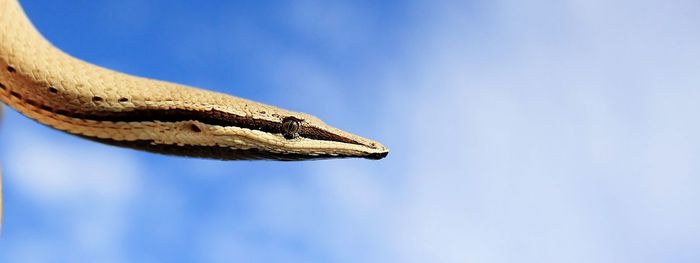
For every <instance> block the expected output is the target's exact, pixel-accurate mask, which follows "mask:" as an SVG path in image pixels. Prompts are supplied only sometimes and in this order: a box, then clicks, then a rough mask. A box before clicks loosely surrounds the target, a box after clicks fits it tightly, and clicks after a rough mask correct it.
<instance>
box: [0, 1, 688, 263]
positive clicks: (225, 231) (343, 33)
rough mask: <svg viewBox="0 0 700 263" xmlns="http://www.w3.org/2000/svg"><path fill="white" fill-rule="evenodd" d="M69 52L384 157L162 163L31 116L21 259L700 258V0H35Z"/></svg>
mask: <svg viewBox="0 0 700 263" xmlns="http://www.w3.org/2000/svg"><path fill="white" fill-rule="evenodd" d="M22 3H23V5H24V6H25V9H26V11H27V13H28V14H29V16H30V17H31V18H32V20H33V21H34V23H35V24H36V25H37V27H38V28H39V29H40V30H41V31H42V32H43V33H44V34H45V36H46V37H47V38H48V39H49V40H51V41H52V42H53V43H54V44H56V45H57V46H58V47H60V48H62V49H63V50H65V51H67V52H68V53H70V54H73V55H75V56H77V57H79V58H82V59H84V60H87V61H90V62H93V63H96V64H99V65H103V66H107V67H111V68H114V69H117V70H121V71H125V72H128V73H132V74H137V75H142V76H147V77H152V78H159V79H165V80H170V81H175V82H180V83H185V84H190V85H195V86H200V87H206V88H209V89H214V90H218V91H222V92H227V93H231V94H235V95H238V96H242V97H245V98H249V99H253V100H257V101H262V102H265V103H269V104H274V105H278V106H281V107H284V108H288V109H292V110H297V111H304V112H308V113H311V114H314V115H316V116H318V117H320V118H322V119H324V120H325V121H327V122H328V123H330V124H333V125H336V126H338V127H340V128H343V129H346V130H349V131H352V132H356V133H358V134H361V135H364V136H367V137H370V138H373V139H377V140H379V141H381V142H382V143H384V144H385V145H387V146H388V147H389V148H390V149H391V153H390V155H389V156H388V158H386V159H384V160H381V161H367V160H332V161H318V162H300V163H278V162H222V161H211V160H198V159H187V158H174V157H167V156H159V155H153V154H149V153H141V152H136V151H132V150H128V149H120V148H114V147H110V146H104V145H100V144H96V143H93V142H88V141H83V140H81V139H79V138H75V137H73V136H69V135H66V134H63V133H61V132H57V131H53V130H51V129H48V128H46V127H43V126H41V125H39V124H36V123H34V122H32V121H30V120H28V119H27V118H25V117H23V116H20V115H19V114H17V113H16V112H14V111H12V110H7V108H6V111H5V113H6V114H5V116H4V120H3V123H2V129H0V158H1V159H0V160H2V164H3V172H4V178H3V179H4V184H3V186H4V191H5V193H4V198H5V222H4V229H3V236H2V239H0V262H76V261H79V262H80V261H87V262H163V261H166V262H192V261H198V262H271V261H272V262H279V261H283V262H329V261H331V262H697V261H698V260H700V252H698V251H700V245H699V244H700V224H699V223H698V222H700V213H699V212H698V209H697V205H696V204H697V203H698V201H700V191H698V188H700V176H699V175H700V173H699V171H700V165H699V163H700V162H698V158H700V150H699V149H700V122H698V121H697V114H696V113H697V112H700V104H699V103H698V101H700V89H698V86H699V84H700V75H699V74H697V71H698V70H700V63H699V62H698V61H700V48H698V47H700V34H698V33H699V32H698V27H697V24H698V23H699V22H700V18H698V16H697V15H696V14H698V13H699V12H700V4H698V3H697V2H695V1H649V0H641V1H639V0H637V1H632V0H617V1H605V0H566V1H546V0H532V1H516V0H495V1H479V0H474V1H421V0H415V1H381V2H378V1H352V2H351V1H347V2H342V1H333V2H331V1H309V0H302V1H294V2H285V1H245V2H243V3H237V2H236V1H160V0H158V1H156V0H154V1H138V0H104V1H48V0H45V1H29V0H27V1H22Z"/></svg>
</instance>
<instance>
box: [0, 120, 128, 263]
mask: <svg viewBox="0 0 700 263" xmlns="http://www.w3.org/2000/svg"><path fill="white" fill-rule="evenodd" d="M4 121H6V122H7V123H12V126H10V125H8V127H3V128H4V129H5V130H4V131H3V133H4V134H5V136H3V137H4V138H3V141H4V142H5V143H3V146H4V147H3V150H4V151H5V154H3V155H4V156H5V158H4V160H3V161H4V162H3V164H4V166H3V169H4V170H3V176H4V178H3V179H4V181H5V185H4V187H5V191H6V192H7V191H11V192H13V193H15V195H13V196H11V197H10V198H7V196H5V201H6V202H12V203H15V204H14V205H12V206H11V207H20V206H22V207H24V209H34V210H35V211H34V212H35V213H37V214H39V215H40V216H41V218H39V219H37V220H36V221H33V222H34V224H36V225H35V226H34V228H37V229H41V227H40V226H52V227H55V229H53V230H51V231H58V232H63V233H64V234H65V235H61V237H64V238H68V240H55V239H47V238H40V237H42V236H45V235H47V234H48V233H46V232H42V231H40V230H37V231H38V232H34V231H28V232H27V233H25V234H24V235H23V236H17V237H16V236H12V233H14V232H15V231H16V230H17V229H24V228H23V226H21V222H15V221H12V220H7V221H6V223H7V224H6V225H5V227H6V228H12V229H11V230H7V231H8V235H10V236H12V237H13V238H12V240H13V244H10V245H8V246H7V248H8V251H14V252H13V253H14V257H15V258H16V259H18V261H22V262H24V261H25V260H31V259H32V258H36V259H37V260H39V259H40V258H41V257H42V256H41V255H45V256H47V257H50V255H56V256H58V255H65V253H64V251H66V250H73V249H75V248H80V250H81V251H75V253H77V254H79V255H81V257H83V258H86V259H87V258H89V259H92V260H95V261H100V262H110V261H117V262H118V261H119V258H120V257H121V254H122V253H121V249H122V248H123V247H122V245H123V244H122V242H123V239H124V237H125V233H126V224H127V222H128V221H127V220H126V219H127V218H129V216H130V214H129V211H128V210H127V204H128V203H129V202H131V198H132V197H133V196H134V194H135V193H136V192H137V191H139V190H140V187H141V182H140V180H139V179H138V178H139V174H140V170H141V169H140V168H139V165H138V163H137V162H136V160H135V159H133V157H131V156H129V155H127V154H124V153H123V152H118V151H114V150H113V149H110V148H109V147H104V146H102V145H98V144H94V143H91V142H82V141H81V139H77V138H71V137H67V135H65V134H61V133H58V132H55V131H49V130H48V129H47V128H42V127H40V126H39V125H38V124H35V123H30V122H31V121H30V120H28V119H26V118H24V117H22V116H19V115H18V114H17V113H15V112H10V113H9V114H7V116H6V119H5V120H4ZM20 197H26V202H24V203H22V204H17V203H16V202H17V201H18V200H16V199H19V198H20ZM4 212H5V216H7V218H8V219H10V218H13V215H11V213H13V212H17V211H13V210H6V211H4ZM34 235H36V236H34ZM14 241H17V242H16V243H14ZM25 246H28V247H25ZM23 251H24V252H27V253H29V252H31V254H26V253H24V252H23ZM39 261H40V260H39Z"/></svg>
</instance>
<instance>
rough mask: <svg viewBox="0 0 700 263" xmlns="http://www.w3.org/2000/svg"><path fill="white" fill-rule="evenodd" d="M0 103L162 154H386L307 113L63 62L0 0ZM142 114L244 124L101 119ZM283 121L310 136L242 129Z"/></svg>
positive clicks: (11, 0)
mask: <svg viewBox="0 0 700 263" xmlns="http://www.w3.org/2000/svg"><path fill="white" fill-rule="evenodd" d="M0 100H1V101H2V102H4V103H6V104H8V105H9V106H10V107H12V108H14V109H16V110H17V111H19V112H20V113H22V114H24V115H26V116H28V117H30V118H32V119H35V120H37V121H39V122H41V123H43V124H46V125H49V126H51V127H54V128H56V129H59V130H62V131H65V132H68V133H72V134H75V135H78V136H81V137H85V138H88V139H92V140H96V141H101V142H105V143H109V144H114V145H119V146H125V147H131V148H135V149H141V150H148V151H153V152H160V153H166V154H175V155H185V156H195V157H205V158H219V159H282V160H303V159H318V158H336V157H364V158H370V159H380V158H383V157H384V156H386V154H387V152H388V150H387V149H386V148H385V147H384V146H382V145H381V144H379V143H377V142H374V141H371V140H368V139H365V138H362V137H359V136H356V135H353V134H350V133H347V132H344V131H342V130H339V129H336V128H333V127H330V126H328V125H326V124H325V123H324V122H322V121H320V120H318V119H317V118H315V117H313V116H310V115H307V114H303V113H298V112H291V111H287V110H284V109H280V108H277V107H273V106H269V105H265V104H261V103H257V102H253V101H250V100H246V99H242V98H238V97H234V96H230V95H226V94H222V93H217V92H212V91H207V90H203V89H198V88H193V87H188V86H184V85H179V84H174V83H169V82H164V81H158V80H151V79H146V78H141V77H136V76H131V75H127V74H123V73H119V72H116V71H113V70H109V69H106V68H102V67H99V66H95V65H93V64H90V63H87V62H84V61H81V60H79V59H76V58H74V57H71V56H70V55H68V54H65V53H64V52H62V51H60V50H59V49H57V48H55V47H54V46H53V45H51V44H50V43H49V42H48V41H47V40H46V39H44V38H43V37H42V36H41V34H39V33H38V32H37V30H36V29H35V28H34V26H33V25H32V24H31V22H30V21H29V20H28V18H27V17H26V15H25V14H24V11H23V10H22V8H21V7H20V5H19V3H18V2H17V0H0ZM144 111H155V112H161V113H162V112H166V113H167V111H169V112H170V113H172V112H189V113H190V115H192V112H194V113H196V114H201V115H203V116H204V115H206V116H209V117H208V118H209V119H211V118H218V117H211V116H215V115H214V114H213V112H218V113H223V114H224V115H227V116H228V118H229V119H230V118H234V117H235V119H238V120H239V122H246V123H248V124H249V125H248V127H238V126H235V125H233V126H222V125H216V124H211V123H203V122H201V121H200V120H198V119H179V120H178V121H161V120H158V119H154V120H140V121H105V120H102V119H103V117H110V116H129V114H131V115H136V114H140V113H142V112H144ZM171 115H172V114H171ZM190 115H188V116H190ZM219 115H222V114H219ZM83 116H91V117H92V118H87V117H83ZM216 116H218V115H216ZM288 117H293V118H295V119H299V120H302V124H301V125H302V129H306V130H309V131H314V132H312V133H309V134H311V135H316V137H313V138H312V137H309V138H294V139H288V138H284V136H282V134H281V132H280V131H270V130H263V129H262V127H260V128H251V127H250V126H251V123H252V125H253V126H254V125H256V124H257V123H270V124H269V125H268V126H270V127H281V126H282V125H281V123H282V122H283V120H284V119H285V118H288ZM273 124H274V125H273ZM319 134H325V135H323V136H321V135H319ZM146 146H148V147H146ZM193 153H196V154H193Z"/></svg>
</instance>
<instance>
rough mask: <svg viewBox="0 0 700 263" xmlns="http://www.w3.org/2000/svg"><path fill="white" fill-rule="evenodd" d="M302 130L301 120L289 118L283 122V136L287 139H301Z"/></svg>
mask: <svg viewBox="0 0 700 263" xmlns="http://www.w3.org/2000/svg"><path fill="white" fill-rule="evenodd" d="M300 129H301V122H299V120H297V119H295V118H292V117H288V118H285V119H284V120H283V121H282V135H284V138H287V139H294V138H297V137H299V130H300Z"/></svg>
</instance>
